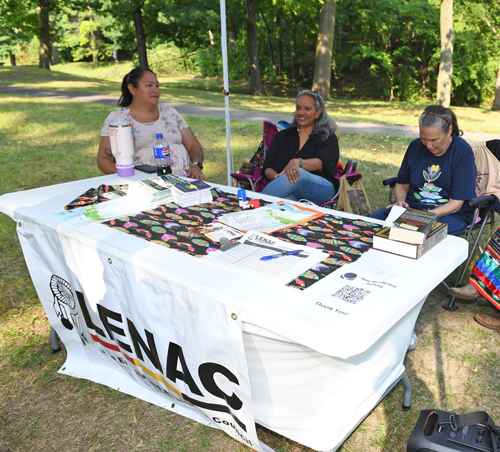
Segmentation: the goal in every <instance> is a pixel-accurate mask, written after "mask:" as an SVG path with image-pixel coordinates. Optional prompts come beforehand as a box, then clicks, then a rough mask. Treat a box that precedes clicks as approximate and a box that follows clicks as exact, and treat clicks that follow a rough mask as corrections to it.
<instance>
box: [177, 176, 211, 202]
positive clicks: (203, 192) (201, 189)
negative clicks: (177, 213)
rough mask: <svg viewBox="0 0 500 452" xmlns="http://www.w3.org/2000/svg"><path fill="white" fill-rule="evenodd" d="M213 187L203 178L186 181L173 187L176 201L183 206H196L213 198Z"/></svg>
mask: <svg viewBox="0 0 500 452" xmlns="http://www.w3.org/2000/svg"><path fill="white" fill-rule="evenodd" d="M210 190H211V187H210V185H208V184H207V183H206V182H203V181H202V180H194V181H192V182H184V183H182V184H177V185H175V186H174V187H172V195H173V197H174V202H175V203H176V204H177V205H179V206H181V207H189V206H196V205H198V204H205V203H206V202H211V201H212V200H213V197H212V192H211V191H210Z"/></svg>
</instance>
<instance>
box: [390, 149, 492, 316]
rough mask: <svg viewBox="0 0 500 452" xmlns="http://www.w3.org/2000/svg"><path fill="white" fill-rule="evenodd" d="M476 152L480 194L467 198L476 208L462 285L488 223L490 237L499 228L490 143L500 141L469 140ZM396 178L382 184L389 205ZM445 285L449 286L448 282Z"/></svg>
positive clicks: (452, 301)
mask: <svg viewBox="0 0 500 452" xmlns="http://www.w3.org/2000/svg"><path fill="white" fill-rule="evenodd" d="M469 144H470V145H471V147H472V150H473V152H474V158H475V161H476V194H477V197H476V198H473V199H469V200H467V201H465V202H466V203H468V204H469V206H471V207H474V216H473V221H472V223H471V225H470V226H468V227H467V228H466V229H465V230H464V231H463V232H462V234H460V235H462V236H464V238H465V240H467V242H468V243H469V253H468V256H467V259H466V260H465V262H464V263H463V264H462V265H461V266H460V267H459V268H458V271H457V277H456V280H455V286H454V287H461V285H462V282H463V279H464V277H465V274H466V272H467V270H468V268H469V265H470V263H471V260H472V258H473V257H474V256H475V253H476V250H477V249H478V247H479V250H480V251H481V252H482V250H481V247H480V246H479V241H480V239H481V237H482V235H483V231H484V230H485V227H486V225H488V224H489V225H490V237H491V236H492V235H493V233H494V232H495V230H496V227H495V212H499V213H500V199H499V198H500V162H499V161H498V160H497V158H496V157H495V155H494V154H492V153H491V151H490V150H489V149H490V147H491V146H494V145H497V146H498V144H500V140H492V141H488V142H487V143H484V142H477V143H475V142H470V143H469ZM396 180H397V178H396V177H391V178H389V179H385V180H384V181H382V184H383V185H385V186H388V187H389V204H392V203H393V202H394V187H395V186H396ZM443 284H444V285H445V286H446V288H447V289H449V286H448V284H446V282H444V281H443ZM443 309H446V310H447V311H456V310H457V309H458V306H457V305H456V304H455V298H454V297H451V299H450V301H449V302H447V303H445V304H444V305H443Z"/></svg>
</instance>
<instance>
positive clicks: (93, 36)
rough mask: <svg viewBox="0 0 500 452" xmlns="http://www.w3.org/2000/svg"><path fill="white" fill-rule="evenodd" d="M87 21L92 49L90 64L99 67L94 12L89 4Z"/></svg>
mask: <svg viewBox="0 0 500 452" xmlns="http://www.w3.org/2000/svg"><path fill="white" fill-rule="evenodd" d="M89 22H90V46H91V49H92V64H93V66H94V67H99V55H98V51H97V33H96V30H95V21H94V13H93V11H92V9H91V8H90V6H89Z"/></svg>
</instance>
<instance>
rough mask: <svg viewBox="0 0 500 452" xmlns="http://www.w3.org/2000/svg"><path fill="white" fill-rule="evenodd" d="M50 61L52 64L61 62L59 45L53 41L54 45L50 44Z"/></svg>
mask: <svg viewBox="0 0 500 452" xmlns="http://www.w3.org/2000/svg"><path fill="white" fill-rule="evenodd" d="M50 49H51V50H50V63H51V64H52V66H53V65H54V64H60V63H61V59H60V58H59V49H58V48H57V45H56V44H54V43H52V45H51V46H50Z"/></svg>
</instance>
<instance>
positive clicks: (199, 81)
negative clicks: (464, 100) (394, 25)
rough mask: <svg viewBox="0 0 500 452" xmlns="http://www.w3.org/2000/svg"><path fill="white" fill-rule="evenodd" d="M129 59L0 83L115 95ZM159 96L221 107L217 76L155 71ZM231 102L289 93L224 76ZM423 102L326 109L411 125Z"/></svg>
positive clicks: (13, 70)
mask: <svg viewBox="0 0 500 452" xmlns="http://www.w3.org/2000/svg"><path fill="white" fill-rule="evenodd" d="M131 68H132V66H131V64H130V63H120V64H111V65H103V66H102V67H99V68H97V69H94V68H92V66H91V65H90V64H86V63H70V64H64V65H62V64H61V65H56V66H53V67H52V70H51V71H46V70H42V69H38V68H32V67H10V66H3V67H0V85H12V86H28V87H36V88H45V89H56V90H69V91H88V92H95V93H100V94H112V95H116V96H118V95H120V89H121V80H122V78H123V75H124V74H126V73H127V72H128V71H129V70H130V69H131ZM159 80H160V83H161V90H162V100H163V101H166V102H185V103H193V104H200V105H210V106H216V107H224V96H223V95H222V94H221V92H222V89H223V82H222V80H220V79H209V78H203V77H189V76H184V77H175V78H174V77H166V76H163V75H159ZM230 91H231V93H232V94H231V95H230V97H229V102H230V106H231V108H238V109H243V110H252V111H266V112H272V113H283V114H287V115H291V114H293V111H294V102H295V94H294V92H293V91H295V90H293V91H292V92H291V91H290V90H289V89H287V90H286V92H285V93H284V95H287V96H285V97H283V96H280V97H276V96H251V95H250V94H249V87H248V85H247V84H246V83H244V82H236V81H230ZM427 105H428V103H426V102H424V101H422V102H419V103H407V102H406V103H405V102H386V101H369V100H360V101H356V100H346V99H332V100H330V101H327V109H328V112H329V113H330V115H331V116H332V117H333V118H334V119H339V120H348V121H367V122H375V123H381V124H386V123H389V124H407V125H417V123H418V116H419V115H420V113H421V112H422V111H423V109H424V108H425V107H426V106H427ZM454 111H455V113H456V115H457V117H458V120H459V125H460V127H461V128H462V129H463V130H466V131H473V132H490V133H500V112H498V111H497V112H494V111H490V110H486V109H481V108H469V107H454Z"/></svg>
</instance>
